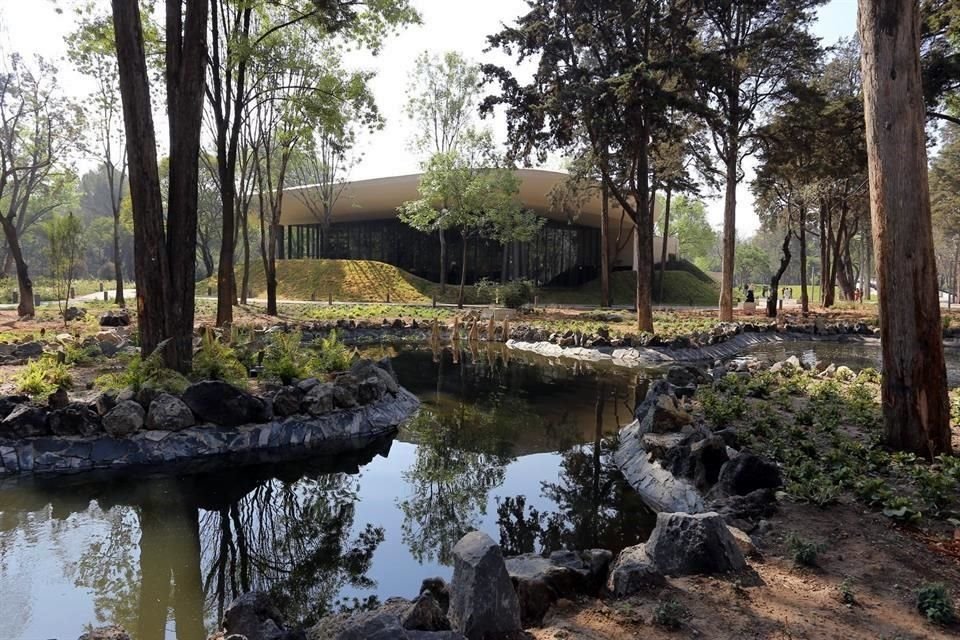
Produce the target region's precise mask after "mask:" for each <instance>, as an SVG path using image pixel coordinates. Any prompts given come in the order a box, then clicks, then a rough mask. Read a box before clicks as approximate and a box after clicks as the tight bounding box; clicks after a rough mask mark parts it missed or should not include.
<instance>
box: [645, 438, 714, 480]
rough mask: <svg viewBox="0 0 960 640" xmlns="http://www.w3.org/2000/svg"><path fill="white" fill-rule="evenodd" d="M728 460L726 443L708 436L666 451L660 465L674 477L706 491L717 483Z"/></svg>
mask: <svg viewBox="0 0 960 640" xmlns="http://www.w3.org/2000/svg"><path fill="white" fill-rule="evenodd" d="M728 459H729V456H728V454H727V443H726V441H725V440H724V439H723V438H721V437H718V436H710V437H707V438H701V439H700V440H697V441H696V442H693V443H692V444H682V445H680V446H677V447H674V448H672V449H670V450H668V451H667V453H666V455H665V456H664V460H663V461H662V463H661V464H663V466H664V467H665V468H666V469H668V470H669V471H670V472H671V473H673V474H674V475H676V476H681V477H684V478H687V479H689V480H690V481H691V482H693V484H694V486H695V487H697V488H698V489H700V490H701V491H706V490H707V489H709V488H710V487H712V486H713V485H714V484H715V483H716V482H717V478H719V477H720V472H721V470H722V468H723V466H724V464H725V463H726V462H727V460H728Z"/></svg>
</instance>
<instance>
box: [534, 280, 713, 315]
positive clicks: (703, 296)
mask: <svg viewBox="0 0 960 640" xmlns="http://www.w3.org/2000/svg"><path fill="white" fill-rule="evenodd" d="M657 277H658V274H657V273H655V274H654V291H653V293H654V302H655V303H658V304H675V305H691V306H692V305H697V306H701V305H715V304H717V301H718V300H719V299H720V288H719V287H718V286H717V285H716V283H707V282H704V281H703V280H701V279H698V278H697V277H695V276H694V275H692V274H691V273H688V272H687V271H667V272H665V273H664V275H663V289H664V292H663V299H662V300H660V299H658V296H657V289H656V282H657V280H656V278H657ZM636 283H637V278H636V275H635V274H634V272H633V271H614V272H613V273H611V274H610V297H611V298H612V303H613V304H633V302H634V299H635V298H636V287H637V284H636ZM539 300H540V302H541V303H543V304H587V305H599V304H600V280H599V279H597V280H591V281H590V282H587V283H586V284H584V285H582V286H580V287H577V288H575V289H541V290H540V292H539Z"/></svg>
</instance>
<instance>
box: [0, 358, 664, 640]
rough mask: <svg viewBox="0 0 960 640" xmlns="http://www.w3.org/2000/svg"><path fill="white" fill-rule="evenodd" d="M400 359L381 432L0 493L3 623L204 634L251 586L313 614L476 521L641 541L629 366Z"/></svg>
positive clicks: (526, 538) (291, 615)
mask: <svg viewBox="0 0 960 640" xmlns="http://www.w3.org/2000/svg"><path fill="white" fill-rule="evenodd" d="M465 346H466V345H465ZM392 349H393V348H392V347H388V348H387V350H392ZM393 355H395V356H396V358H395V360H394V367H395V368H396V370H397V372H398V375H399V376H400V378H401V379H402V380H404V383H405V385H406V386H408V388H410V389H411V390H412V391H414V392H415V393H416V394H417V395H418V396H419V397H420V398H421V400H422V402H423V406H422V409H421V411H420V413H419V414H418V416H417V417H416V419H414V420H412V421H411V422H410V424H408V425H406V426H405V427H404V428H403V429H402V430H401V432H400V434H399V435H398V438H397V440H396V441H395V442H394V443H393V445H392V446H390V445H389V444H385V446H382V447H377V448H373V449H371V450H368V451H365V452H361V453H359V454H357V455H356V456H354V457H347V456H344V457H340V458H338V459H336V460H324V459H319V460H317V459H315V460H308V461H299V462H296V461H294V462H290V461H287V462H279V463H273V464H267V463H258V464H251V465H247V466H235V467H231V468H229V469H222V468H221V469H218V470H216V471H210V472H206V473H195V474H194V475H184V476H173V477H171V476H158V477H143V476H142V474H140V475H135V476H127V477H123V478H106V479H98V478H95V477H92V476H89V475H86V476H79V477H77V478H73V479H67V478H58V479H55V480H54V481H51V482H45V483H36V482H34V483H29V484H23V485H21V486H18V487H14V488H11V487H10V486H9V485H8V486H5V487H0V592H2V593H3V598H0V616H2V617H4V618H5V619H13V620H16V622H15V623H12V624H11V625H8V626H7V627H5V634H7V635H9V636H10V637H11V638H13V639H14V640H16V639H18V638H37V637H61V638H70V637H77V636H78V635H79V634H80V632H81V631H82V627H83V625H85V624H88V623H93V624H113V623H116V624H121V625H123V626H124V627H125V628H127V629H129V630H131V631H132V632H133V633H134V635H135V637H136V638H137V640H155V639H160V638H166V639H171V638H177V639H178V640H194V639H201V638H205V637H206V636H207V634H208V633H209V632H210V631H212V630H213V628H214V627H215V623H216V621H217V620H219V619H220V618H221V617H222V612H223V609H224V607H225V606H226V605H227V604H228V603H229V602H230V601H231V600H232V599H233V598H234V597H235V596H237V595H239V594H241V593H243V592H246V591H249V590H252V589H261V590H266V591H269V592H270V593H271V594H272V595H273V596H274V598H275V599H276V601H277V602H278V604H279V605H280V606H281V608H282V609H283V610H284V614H285V616H286V618H287V619H288V620H292V621H297V622H299V623H301V624H310V623H311V622H313V621H315V620H316V619H318V618H319V617H321V616H323V615H325V614H326V613H327V612H329V611H335V610H340V609H343V608H353V607H363V606H368V605H371V604H373V603H374V602H376V601H377V599H382V598H384V597H385V596H391V595H412V594H410V593H409V591H410V590H413V589H416V586H417V585H419V583H420V580H421V579H422V578H424V577H428V576H432V575H442V576H449V572H450V569H449V563H450V554H451V550H452V548H453V545H454V544H455V543H456V541H457V540H458V539H459V538H460V537H461V536H462V535H463V534H464V533H465V532H466V531H468V530H470V529H475V528H476V529H481V530H484V531H486V532H488V533H490V534H491V535H494V536H496V533H497V530H498V528H499V529H500V530H501V532H503V531H505V532H507V533H506V534H503V537H504V539H505V540H506V543H505V548H506V549H507V550H508V551H512V552H519V551H526V550H532V549H534V548H537V549H552V548H559V547H569V548H573V547H576V548H584V547H595V546H605V547H609V548H614V549H616V548H619V547H620V546H622V545H623V544H632V543H634V542H636V541H638V540H642V539H643V538H645V537H646V528H645V527H646V522H645V518H646V517H647V513H646V511H645V510H644V509H643V508H642V507H641V506H640V505H639V503H638V504H636V505H635V504H632V503H631V501H630V500H629V495H628V493H627V492H626V491H624V489H623V483H622V479H621V478H619V476H618V474H617V473H616V470H615V469H614V468H613V467H612V465H611V463H610V460H609V455H608V454H609V447H610V442H609V440H608V437H609V436H610V435H612V434H614V433H615V432H616V430H617V428H618V426H619V425H620V424H623V423H625V422H627V421H629V418H630V416H631V414H632V406H633V403H634V402H635V397H636V394H637V393H638V392H637V387H638V385H639V386H642V382H643V376H642V375H641V374H637V373H630V374H627V373H624V372H617V373H613V372H605V371H598V370H594V369H590V368H588V367H584V366H583V365H575V366H570V365H568V364H566V363H562V362H557V361H551V360H546V359H527V358H522V359H518V358H509V357H504V355H505V354H504V352H503V351H500V350H499V349H496V348H493V349H489V348H484V347H481V348H476V347H474V348H473V349H470V348H467V349H465V350H463V351H457V352H456V353H454V352H452V351H450V350H438V351H436V352H431V351H429V350H399V351H395V352H394V353H393ZM455 363H456V364H455ZM640 393H641V395H642V390H641V392H640ZM377 454H383V455H382V456H381V455H377ZM508 505H513V511H510V507H509V506H508ZM517 505H519V509H517V508H516V507H517ZM504 509H506V511H503V510H504ZM501 511H503V512H501ZM34 577H36V579H34ZM50 610H56V611H62V612H63V614H64V615H62V616H56V617H52V616H49V615H47V614H46V612H48V611H50ZM18 625H19V626H18ZM5 637H6V636H5Z"/></svg>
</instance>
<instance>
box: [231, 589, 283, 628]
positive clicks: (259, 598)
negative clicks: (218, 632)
mask: <svg viewBox="0 0 960 640" xmlns="http://www.w3.org/2000/svg"><path fill="white" fill-rule="evenodd" d="M223 628H224V630H225V631H226V632H227V634H228V635H231V634H237V635H241V636H244V637H246V638H247V640H281V639H283V638H284V637H285V636H286V634H285V632H284V630H283V618H282V617H281V615H280V610H279V609H277V607H276V606H275V605H274V604H273V602H271V601H270V597H269V596H268V595H267V594H266V593H264V592H263V591H251V592H249V593H245V594H243V595H242V596H240V597H239V598H236V599H235V600H234V601H233V602H231V603H230V605H229V606H227V608H226V609H225V610H224V612H223Z"/></svg>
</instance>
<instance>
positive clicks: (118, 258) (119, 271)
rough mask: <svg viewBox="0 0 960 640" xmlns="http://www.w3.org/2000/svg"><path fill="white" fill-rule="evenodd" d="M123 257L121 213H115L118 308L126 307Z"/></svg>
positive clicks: (114, 262) (114, 243)
mask: <svg viewBox="0 0 960 640" xmlns="http://www.w3.org/2000/svg"><path fill="white" fill-rule="evenodd" d="M121 260H122V256H121V255H120V211H119V209H118V210H117V211H114V213H113V275H114V277H116V279H117V285H116V286H117V290H116V293H115V294H114V297H113V302H114V304H116V305H117V306H118V307H125V306H126V305H127V303H126V300H124V299H123V265H121V264H120V262H121Z"/></svg>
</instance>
